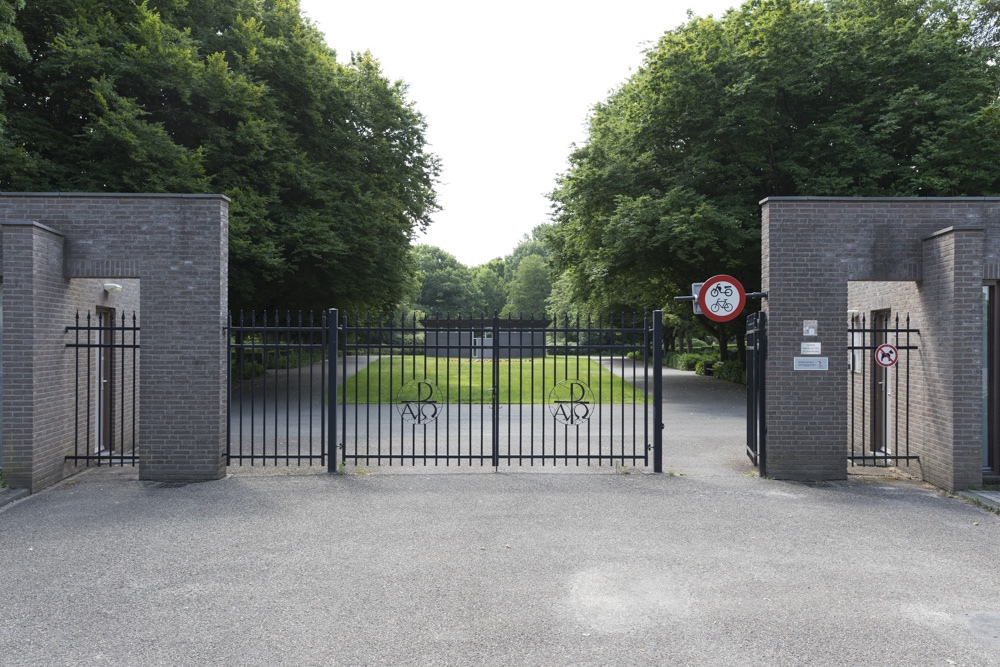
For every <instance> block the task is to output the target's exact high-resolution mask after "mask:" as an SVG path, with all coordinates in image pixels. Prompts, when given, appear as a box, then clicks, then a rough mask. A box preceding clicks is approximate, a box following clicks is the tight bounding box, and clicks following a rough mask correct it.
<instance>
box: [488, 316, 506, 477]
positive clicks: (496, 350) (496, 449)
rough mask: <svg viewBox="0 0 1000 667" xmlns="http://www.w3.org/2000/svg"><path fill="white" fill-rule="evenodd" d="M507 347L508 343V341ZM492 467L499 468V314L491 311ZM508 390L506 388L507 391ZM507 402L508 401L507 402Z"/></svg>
mask: <svg viewBox="0 0 1000 667" xmlns="http://www.w3.org/2000/svg"><path fill="white" fill-rule="evenodd" d="M507 343H508V345H509V344H510V341H509V340H508V342H507ZM492 384H493V410H492V415H491V416H492V420H491V421H492V424H493V429H492V431H493V467H494V468H498V467H500V313H498V312H497V311H495V310H494V311H493V383H492ZM509 390H510V389H509V388H508V391H509ZM508 402H509V401H508Z"/></svg>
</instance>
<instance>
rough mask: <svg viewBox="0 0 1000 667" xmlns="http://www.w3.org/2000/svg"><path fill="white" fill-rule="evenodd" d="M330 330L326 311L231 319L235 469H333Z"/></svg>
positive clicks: (231, 455) (231, 458)
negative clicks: (245, 466)
mask: <svg viewBox="0 0 1000 667" xmlns="http://www.w3.org/2000/svg"><path fill="white" fill-rule="evenodd" d="M328 330H329V322H328V314H327V313H326V312H325V311H324V312H322V313H320V314H319V315H314V314H313V313H307V314H303V313H301V312H299V313H297V314H295V315H293V314H292V313H291V312H286V313H285V314H284V317H282V316H281V315H280V314H279V313H277V312H273V313H268V312H267V311H264V312H262V313H260V314H257V313H250V314H249V315H244V314H243V313H240V314H239V316H238V318H237V319H236V320H234V319H233V315H232V314H231V313H230V315H229V318H228V323H227V327H226V331H227V335H228V341H229V380H228V387H229V391H228V396H229V399H228V401H229V403H228V408H229V424H228V434H227V440H228V446H227V463H228V464H229V465H232V464H239V465H243V464H244V463H247V464H249V465H251V466H253V465H258V464H259V465H267V464H269V463H270V464H271V465H277V464H279V463H281V464H283V465H313V464H320V465H326V464H327V458H326V456H327V412H328V407H327V403H328V400H327V396H328V391H329V388H328V383H327V367H328V365H329V364H328V363H327V362H328V359H329V355H330V354H331V350H330V349H328V348H329V341H328ZM332 353H333V354H334V356H335V351H333V352H332Z"/></svg>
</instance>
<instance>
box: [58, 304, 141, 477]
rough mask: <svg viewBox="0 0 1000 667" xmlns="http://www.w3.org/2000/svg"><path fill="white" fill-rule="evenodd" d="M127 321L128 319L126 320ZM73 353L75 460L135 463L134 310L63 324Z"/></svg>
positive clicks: (136, 346) (136, 337)
mask: <svg viewBox="0 0 1000 667" xmlns="http://www.w3.org/2000/svg"><path fill="white" fill-rule="evenodd" d="M129 322H131V323H129ZM65 333H67V334H72V335H73V341H72V342H70V343H67V344H66V347H67V348H71V349H73V350H74V351H75V354H74V369H75V370H74V392H75V396H74V407H73V425H74V428H73V454H72V455H71V456H67V457H66V460H67V461H73V462H74V464H75V465H79V464H80V463H84V464H85V465H87V466H90V465H98V466H101V465H117V466H125V465H136V463H137V462H138V454H137V451H136V445H137V442H138V433H137V430H138V411H137V400H138V396H137V387H138V386H139V385H138V381H137V378H138V375H139V372H138V354H139V322H138V319H137V317H136V314H135V313H132V316H131V318H128V317H127V316H126V314H125V313H122V314H121V317H120V318H117V317H114V316H113V315H112V314H111V313H110V312H102V313H99V314H98V315H97V316H96V317H92V315H91V314H90V313H87V316H86V318H85V319H84V320H83V321H82V323H81V318H80V313H79V312H77V314H76V323H75V324H74V325H73V326H68V327H66V331H65Z"/></svg>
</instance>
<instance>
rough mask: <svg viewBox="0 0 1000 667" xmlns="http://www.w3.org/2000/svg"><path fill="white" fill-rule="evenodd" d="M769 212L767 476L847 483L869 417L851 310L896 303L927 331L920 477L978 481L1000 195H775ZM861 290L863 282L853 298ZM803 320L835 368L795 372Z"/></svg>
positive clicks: (915, 437) (920, 365)
mask: <svg viewBox="0 0 1000 667" xmlns="http://www.w3.org/2000/svg"><path fill="white" fill-rule="evenodd" d="M762 206H763V210H762V236H763V239H762V262H763V276H762V284H763V286H764V289H765V290H767V291H768V292H769V298H768V300H767V301H766V302H765V304H764V310H765V311H767V312H768V317H769V322H768V324H769V339H768V344H769V356H768V369H767V370H768V375H767V385H768V386H767V392H768V403H767V412H768V414H767V418H768V471H769V474H771V475H774V476H775V477H779V478H788V479H814V480H819V479H838V478H843V477H845V476H846V473H847V467H846V458H845V455H844V452H845V451H846V448H847V442H848V437H849V430H848V424H847V418H848V416H849V410H851V409H854V410H857V409H858V408H857V407H856V406H850V405H849V389H850V383H854V382H857V380H856V379H854V378H853V377H852V374H851V373H850V372H849V371H848V355H847V350H846V345H847V340H848V334H847V326H848V324H847V323H848V319H847V310H848V309H849V308H853V309H856V310H860V311H862V312H867V313H868V314H869V316H870V312H871V311H872V310H876V309H881V308H892V309H893V311H894V312H898V313H900V314H905V312H907V311H909V312H910V313H911V315H912V316H913V319H914V321H913V326H916V327H919V328H920V329H921V336H920V341H919V344H920V346H921V349H920V351H919V353H917V354H916V355H915V356H914V357H913V358H912V359H911V364H912V372H913V377H911V382H912V383H913V391H914V395H913V400H914V403H913V404H912V405H911V413H910V415H911V434H910V437H911V446H913V447H915V448H916V450H917V451H916V452H915V453H917V454H918V455H920V456H921V466H920V472H921V473H922V475H923V476H924V478H925V479H927V480H928V481H931V482H932V483H934V484H937V485H938V486H942V487H944V488H949V489H953V488H963V487H965V486H968V485H970V484H975V483H977V482H978V481H980V480H981V479H982V475H981V469H980V456H981V449H980V448H981V438H982V400H981V387H982V384H981V383H982V377H981V373H980V371H979V370H978V368H979V367H981V363H980V361H981V360H980V357H981V353H982V352H981V335H982V333H981V326H982V324H981V307H980V303H981V301H980V300H981V286H982V283H983V280H984V279H990V278H993V277H995V276H997V275H1000V200H998V199H991V198H942V199H934V198H927V199H909V198H906V199H904V198H874V199H843V198H791V197H789V198H783V197H777V198H771V199H768V200H765V201H764V202H762ZM949 228H951V229H949ZM939 232H940V233H939ZM849 281H858V282H851V283H850V285H851V288H850V289H851V291H850V294H851V298H850V300H849V299H848V285H849ZM805 319H815V320H818V322H819V336H818V337H817V338H814V339H812V340H814V341H816V342H821V343H822V345H823V355H822V356H825V357H827V358H828V359H829V368H830V370H829V371H825V372H823V371H795V370H793V359H794V357H796V356H800V354H799V346H800V343H801V342H803V341H805V340H808V339H806V338H804V337H803V336H802V320H805ZM977 360H978V361H977ZM973 366H975V367H976V368H972V367H973ZM918 376H919V377H918ZM914 416H917V419H916V420H915V419H914ZM864 418H865V419H869V418H870V415H865V416H864ZM845 434H847V435H845Z"/></svg>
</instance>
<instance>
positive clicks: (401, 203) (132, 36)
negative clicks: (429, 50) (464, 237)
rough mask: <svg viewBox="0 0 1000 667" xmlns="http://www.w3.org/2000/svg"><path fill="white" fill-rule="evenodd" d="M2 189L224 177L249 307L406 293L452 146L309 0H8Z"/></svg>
mask: <svg viewBox="0 0 1000 667" xmlns="http://www.w3.org/2000/svg"><path fill="white" fill-rule="evenodd" d="M0 94H2V95H3V96H4V98H3V99H4V102H5V104H4V115H3V117H0V158H2V159H0V189H4V190H35V191H109V192H187V193H208V192H221V193H223V194H226V195H228V196H229V197H230V198H231V199H232V205H231V207H230V281H229V284H230V305H231V307H233V308H242V307H258V308H262V307H264V308H273V307H281V308H326V307H335V306H336V307H340V308H359V307H362V306H367V307H372V308H385V307H392V306H394V305H395V304H396V303H398V302H399V300H400V299H401V298H402V296H403V294H404V290H405V288H406V285H407V283H408V282H409V280H410V279H411V278H410V277H411V274H412V263H411V258H410V242H411V239H412V238H413V235H414V233H415V232H416V231H418V230H421V229H423V228H424V227H425V226H426V225H427V224H428V223H429V221H430V215H431V214H432V213H433V212H434V211H435V210H436V208H437V204H436V199H435V194H434V190H433V186H434V183H435V181H436V178H437V175H438V162H437V158H436V157H435V156H433V155H432V154H430V153H429V152H428V151H427V147H426V144H425V140H424V130H425V124H424V119H423V117H422V116H421V115H420V114H419V113H418V112H417V111H416V110H415V109H414V108H413V105H412V104H411V103H410V102H409V101H408V100H407V98H406V86H405V85H404V84H403V83H402V82H398V81H397V82H392V81H389V80H387V79H386V78H385V76H383V74H382V72H381V70H380V68H379V64H378V62H377V61H376V60H375V59H374V58H373V57H372V56H371V55H370V54H367V53H365V54H360V55H355V56H352V58H351V60H350V62H349V63H347V64H341V63H338V62H337V60H336V53H335V52H334V51H333V50H332V49H330V48H329V47H327V46H326V44H325V43H324V41H323V36H322V34H321V33H320V32H319V31H318V30H317V29H316V28H315V27H314V26H313V25H312V24H311V23H310V22H309V21H307V20H305V19H304V18H303V17H302V15H301V12H300V9H299V5H298V0H142V1H141V2H133V1H132V0H110V1H109V0H49V1H47V2H44V3H28V4H27V5H25V3H24V2H23V0H13V1H12V0H0Z"/></svg>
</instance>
